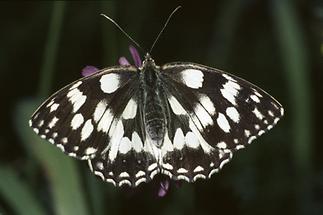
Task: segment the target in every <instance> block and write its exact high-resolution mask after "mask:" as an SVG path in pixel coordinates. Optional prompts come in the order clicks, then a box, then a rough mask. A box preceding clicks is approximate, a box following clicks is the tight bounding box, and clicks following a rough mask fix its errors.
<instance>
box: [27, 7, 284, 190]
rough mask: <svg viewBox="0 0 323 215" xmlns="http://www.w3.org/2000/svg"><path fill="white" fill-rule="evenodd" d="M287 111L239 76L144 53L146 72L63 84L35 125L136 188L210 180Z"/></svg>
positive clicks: (129, 69) (113, 72) (106, 175)
mask: <svg viewBox="0 0 323 215" xmlns="http://www.w3.org/2000/svg"><path fill="white" fill-rule="evenodd" d="M177 9H178V8H177ZM177 9H176V10H177ZM172 14H173V13H172ZM170 17H171V16H170ZM170 17H169V18H170ZM168 21H169V19H168V20H167V22H168ZM167 22H166V24H167ZM165 26H166V25H165ZM165 26H164V27H165ZM117 27H119V26H117ZM119 28H120V27H119ZM121 30H122V29H121ZM122 31H123V30H122ZM127 36H128V35H127ZM130 39H132V38H130ZM157 39H158V37H157ZM157 39H156V40H157ZM155 42H156V41H155ZM283 112H284V110H283V108H282V106H281V105H280V104H279V103H278V102H277V101H276V100H275V99H274V98H273V97H271V96H270V95H269V94H267V93H266V92H265V91H263V90H262V89H260V88H258V87H257V86H255V85H253V84H251V83H249V82H247V81H245V80H243V79H241V78H238V77H236V76H234V75H231V74H229V73H226V72H223V71H220V70H218V69H214V68H211V67H207V66H203V65H199V64H196V63H184V62H175V63H168V64H165V65H163V66H158V65H156V64H155V62H154V60H153V59H152V58H151V56H150V55H149V54H148V53H147V54H146V56H145V59H144V61H143V64H142V66H141V67H138V68H137V67H135V66H131V65H129V66H114V67H109V68H106V69H102V70H100V71H99V72H97V73H95V74H93V75H91V76H88V77H84V78H81V79H79V80H77V81H75V82H73V83H71V84H69V85H67V86H65V87H64V88H62V89H61V90H59V91H58V92H56V93H54V94H53V95H52V96H51V97H50V98H48V99H47V100H46V101H45V102H44V103H43V104H42V105H41V106H40V107H39V108H38V110H37V111H36V112H35V113H34V114H33V115H32V117H31V120H30V126H31V127H32V128H33V130H34V131H35V132H36V133H37V134H38V135H40V137H41V138H44V139H46V140H48V141H49V142H50V143H52V144H54V145H56V146H57V147H58V148H60V149H61V150H62V151H63V152H64V153H66V154H67V155H69V156H72V157H76V158H78V159H81V160H88V163H89V166H90V168H91V170H92V171H93V172H94V174H95V175H98V176H100V177H101V178H102V179H103V180H105V181H107V182H111V183H113V184H114V185H116V186H121V185H123V184H128V185H129V186H137V185H139V184H140V183H142V182H148V181H150V180H151V179H153V178H154V176H155V175H156V174H158V173H161V174H165V175H168V176H169V177H170V178H171V179H173V180H186V181H188V182H193V181H196V180H197V179H198V178H210V177H211V175H213V174H214V173H216V172H218V171H219V170H220V169H221V168H222V166H223V165H224V164H225V163H227V162H228V161H229V160H230V159H231V158H232V154H233V153H234V152H235V151H237V150H239V149H242V148H244V147H245V146H247V145H248V144H250V143H251V142H252V141H253V140H254V139H256V138H257V137H258V136H260V135H262V134H263V133H265V132H266V131H268V130H270V129H271V128H272V127H273V126H274V125H275V124H276V123H277V121H278V120H279V119H280V118H281V117H282V115H283Z"/></svg>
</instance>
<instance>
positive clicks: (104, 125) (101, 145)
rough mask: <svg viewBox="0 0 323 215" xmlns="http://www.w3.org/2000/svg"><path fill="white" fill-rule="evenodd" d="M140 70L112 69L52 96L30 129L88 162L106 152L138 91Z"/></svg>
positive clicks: (82, 80) (79, 81) (96, 74)
mask: <svg viewBox="0 0 323 215" xmlns="http://www.w3.org/2000/svg"><path fill="white" fill-rule="evenodd" d="M136 71H137V68H136V67H132V66H128V67H121V66H116V67H111V68H108V69H104V70H101V71H99V72H97V73H95V74H94V75H91V76H88V77H84V78H81V79H79V80H78V81H75V82H73V83H71V84H69V85H67V86H66V87H64V88H63V89H61V90H59V91H58V92H56V93H55V94H53V95H52V96H51V97H50V98H49V99H47V100H46V101H45V102H44V103H43V104H42V105H41V106H40V107H39V108H38V110H37V111H36V112H35V113H34V114H33V115H32V117H31V120H30V122H29V123H30V126H31V127H32V128H33V129H34V131H35V132H36V133H37V134H38V135H40V137H42V138H43V139H46V140H48V141H49V142H50V143H52V144H54V145H56V146H57V147H58V148H60V149H61V150H62V151H63V152H64V153H66V154H68V155H70V156H73V157H76V158H79V159H89V158H93V157H95V156H96V155H98V154H100V153H101V152H102V151H103V150H105V149H106V148H107V146H108V144H109V142H110V139H111V136H112V130H113V129H114V126H115V125H114V124H113V123H112V122H113V121H114V118H116V117H117V118H118V117H120V115H121V113H122V111H123V110H124V109H125V107H126V105H127V103H128V101H129V100H130V98H131V97H132V95H133V94H135V91H136V89H137V88H138V87H137V85H138V77H137V73H136Z"/></svg>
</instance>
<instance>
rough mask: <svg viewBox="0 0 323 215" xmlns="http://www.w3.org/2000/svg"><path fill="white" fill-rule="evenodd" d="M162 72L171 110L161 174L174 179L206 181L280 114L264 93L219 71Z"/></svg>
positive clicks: (174, 67)
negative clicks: (201, 179)
mask: <svg viewBox="0 0 323 215" xmlns="http://www.w3.org/2000/svg"><path fill="white" fill-rule="evenodd" d="M161 71H162V74H163V79H164V80H163V83H164V85H165V87H164V90H165V92H166V94H167V98H168V103H169V107H170V110H171V111H170V112H171V113H170V114H171V117H170V118H169V127H168V133H167V134H166V137H165V140H164V145H163V149H162V157H163V160H162V161H163V164H162V168H163V170H162V171H163V172H164V173H165V174H167V175H169V176H171V177H172V178H173V179H175V180H179V179H184V180H187V181H195V180H196V179H198V178H208V177H210V176H211V175H212V174H213V173H215V172H217V171H218V170H219V169H221V167H222V166H223V164H225V163H227V162H228V161H229V160H230V159H231V157H232V154H233V152H235V151H237V150H239V149H241V148H244V147H245V146H247V145H248V144H250V143H251V142H252V141H253V140H254V139H256V138H257V137H258V136H260V135H262V134H263V133H265V132H266V131H268V130H270V129H271V128H272V127H273V126H274V125H275V124H276V123H277V122H278V120H279V119H280V118H281V117H282V115H283V108H282V106H281V105H280V104H279V103H278V102H277V101H276V100H275V99H274V98H272V97H271V96H270V95H269V94H267V93H266V92H265V91H263V90H261V89H260V88H258V87H256V86H255V85H253V84H251V83H249V82H247V81H245V80H243V79H241V78H238V77H235V76H233V75H231V74H228V73H225V72H222V71H220V70H216V69H213V68H210V67H206V66H202V65H198V64H193V63H170V64H166V65H164V66H163V67H162V68H161Z"/></svg>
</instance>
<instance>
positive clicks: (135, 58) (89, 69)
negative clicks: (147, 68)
mask: <svg viewBox="0 0 323 215" xmlns="http://www.w3.org/2000/svg"><path fill="white" fill-rule="evenodd" d="M129 51H130V54H131V56H132V59H133V61H134V64H135V66H136V67H140V66H141V65H142V61H141V58H140V55H139V53H138V51H137V49H136V48H135V47H133V46H131V45H130V46H129ZM119 64H120V65H121V66H128V65H130V63H129V61H128V60H127V58H125V57H120V58H119ZM97 71H99V69H98V68H96V67H95V66H86V67H84V68H83V69H82V76H83V77H85V76H89V75H92V74H94V73H96V72H97Z"/></svg>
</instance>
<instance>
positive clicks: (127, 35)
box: [100, 13, 145, 52]
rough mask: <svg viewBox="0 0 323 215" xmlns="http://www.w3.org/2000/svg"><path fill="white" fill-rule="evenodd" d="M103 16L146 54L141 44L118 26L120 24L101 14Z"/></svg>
mask: <svg viewBox="0 0 323 215" xmlns="http://www.w3.org/2000/svg"><path fill="white" fill-rule="evenodd" d="M100 15H101V16H104V17H105V18H107V19H108V20H109V21H110V22H112V23H113V24H114V25H115V26H116V27H117V28H119V30H120V31H121V32H122V33H123V34H124V35H125V36H126V37H128V39H129V40H131V41H132V42H133V43H134V44H135V45H136V46H137V47H138V48H140V49H141V50H142V51H143V52H145V51H144V49H143V48H142V47H141V46H140V45H139V43H137V42H136V41H135V40H134V39H132V37H130V35H129V34H127V33H126V32H125V30H123V29H122V28H121V27H120V25H118V23H116V21H114V20H113V19H112V18H110V17H109V16H107V15H105V14H103V13H101V14H100Z"/></svg>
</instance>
